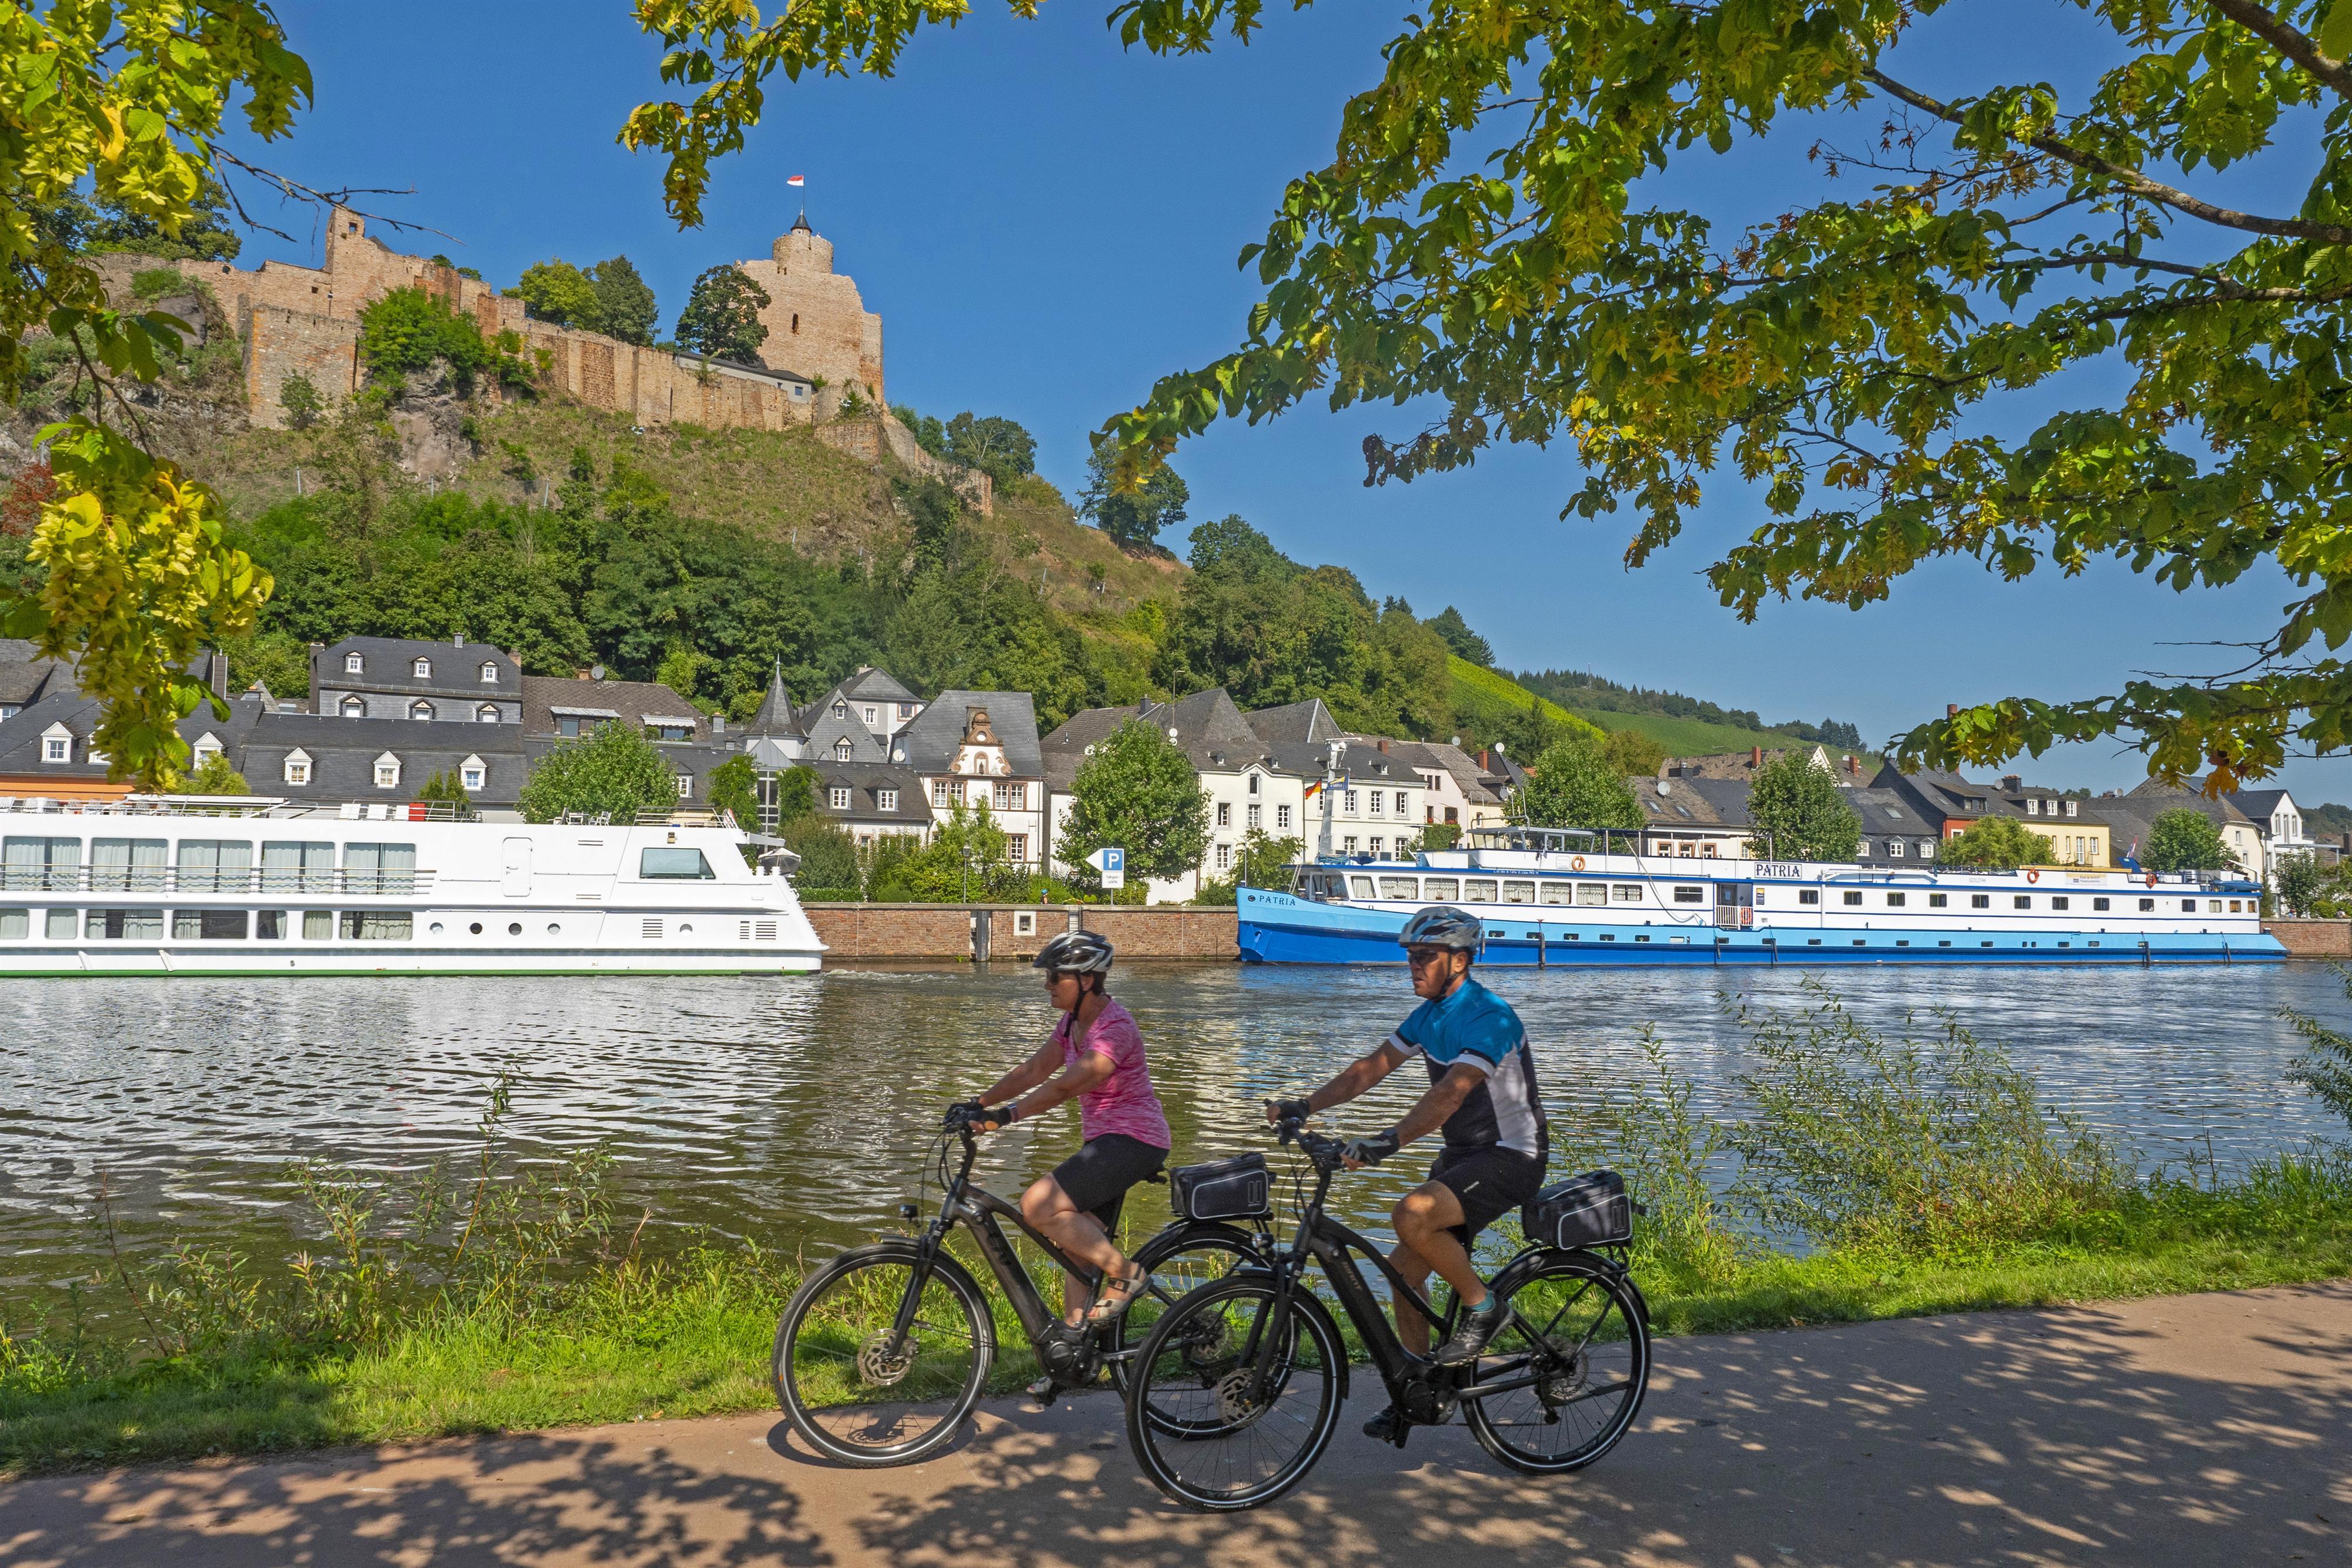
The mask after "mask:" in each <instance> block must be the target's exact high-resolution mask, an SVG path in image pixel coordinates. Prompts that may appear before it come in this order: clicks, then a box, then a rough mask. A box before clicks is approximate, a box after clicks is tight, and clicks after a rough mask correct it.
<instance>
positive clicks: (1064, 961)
mask: <svg viewBox="0 0 2352 1568" xmlns="http://www.w3.org/2000/svg"><path fill="white" fill-rule="evenodd" d="M1029 967H1031V968H1033V969H1051V970H1053V971H1054V972H1055V974H1057V975H1108V974H1109V973H1110V944H1109V943H1108V942H1106V941H1104V940H1103V939H1102V938H1101V937H1099V936H1096V935H1095V934H1094V933H1093V932H1091V931H1065V932H1063V933H1062V934H1061V935H1060V936H1056V937H1055V938H1054V939H1053V940H1052V941H1051V942H1048V943H1046V944H1045V946H1043V947H1041V948H1039V949H1038V950H1037V956H1035V957H1034V958H1032V959H1031V960H1030V961H1029Z"/></svg>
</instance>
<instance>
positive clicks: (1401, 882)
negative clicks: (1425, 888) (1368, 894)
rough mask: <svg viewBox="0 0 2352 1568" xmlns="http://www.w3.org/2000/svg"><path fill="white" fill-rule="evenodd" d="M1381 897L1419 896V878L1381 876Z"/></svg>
mask: <svg viewBox="0 0 2352 1568" xmlns="http://www.w3.org/2000/svg"><path fill="white" fill-rule="evenodd" d="M1420 896H1421V878H1419V877H1417V876H1384V877H1382V878H1381V897H1382V898H1419V897H1420Z"/></svg>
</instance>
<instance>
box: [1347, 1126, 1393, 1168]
mask: <svg viewBox="0 0 2352 1568" xmlns="http://www.w3.org/2000/svg"><path fill="white" fill-rule="evenodd" d="M1403 1146H1404V1145H1403V1143H1402V1140H1400V1139H1399V1138H1398V1137H1397V1134H1396V1129H1395V1128H1394V1127H1391V1128H1390V1129H1389V1130H1388V1131H1387V1132H1385V1133H1374V1134H1372V1135H1371V1136H1370V1137H1369V1138H1349V1140H1348V1141H1347V1143H1346V1144H1344V1145H1341V1147H1340V1149H1339V1152H1340V1153H1341V1154H1343V1155H1346V1156H1347V1157H1348V1158H1349V1159H1351V1160H1353V1161H1355V1162H1356V1163H1357V1164H1358V1165H1362V1166H1376V1165H1378V1164H1380V1163H1381V1161H1382V1160H1384V1159H1387V1158H1388V1157H1389V1156H1390V1155H1392V1154H1394V1153H1396V1152H1397V1150H1399V1149H1401V1148H1402V1147H1403Z"/></svg>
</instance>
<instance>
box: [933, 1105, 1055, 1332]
mask: <svg viewBox="0 0 2352 1568" xmlns="http://www.w3.org/2000/svg"><path fill="white" fill-rule="evenodd" d="M961 1134H962V1137H963V1163H962V1165H961V1166H959V1167H958V1168H957V1170H956V1174H955V1177H954V1179H953V1180H951V1181H950V1182H949V1183H948V1189H947V1196H946V1197H945V1199H944V1200H943V1201H942V1202H941V1203H940V1213H939V1218H936V1219H934V1220H932V1221H931V1223H930V1224H929V1225H928V1226H926V1227H925V1228H924V1229H923V1235H922V1239H921V1240H920V1241H919V1243H918V1245H919V1248H920V1249H921V1250H920V1253H919V1256H918V1258H917V1260H916V1262H915V1269H914V1277H913V1279H912V1280H911V1281H909V1282H908V1291H907V1294H906V1297H905V1298H904V1299H903V1300H902V1301H900V1302H899V1304H898V1317H897V1318H896V1319H895V1320H894V1321H893V1322H891V1324H890V1343H892V1344H894V1345H895V1344H897V1343H898V1342H899V1341H900V1340H901V1339H903V1338H904V1337H905V1336H906V1333H907V1332H908V1330H909V1329H911V1328H913V1327H914V1318H915V1309H916V1304H917V1303H918V1302H919V1301H921V1299H922V1294H923V1285H924V1283H925V1281H927V1280H928V1279H929V1276H930V1271H931V1260H933V1259H934V1258H936V1257H937V1256H938V1255H939V1249H940V1247H942V1246H943V1245H945V1244H946V1241H947V1236H948V1231H949V1230H950V1228H952V1227H954V1226H957V1225H961V1226H962V1227H963V1228H965V1229H967V1230H969V1231H970V1232H971V1237H972V1240H973V1241H974V1242H975V1243H977V1244H978V1246H979V1248H980V1255H981V1258H982V1260H984V1261H985V1262H986V1263H987V1264H988V1271H989V1272H990V1273H991V1274H993V1275H994V1276H996V1283H997V1288H998V1289H1000V1290H1002V1291H1003V1292H1004V1299H1005V1300H1006V1301H1010V1302H1012V1303H1013V1316H1015V1317H1017V1318H1019V1319H1020V1320H1021V1328H1022V1332H1024V1333H1026V1334H1027V1335H1028V1336H1029V1338H1030V1341H1031V1343H1035V1342H1037V1341H1039V1340H1042V1339H1044V1338H1045V1335H1046V1334H1047V1333H1050V1332H1051V1331H1052V1330H1053V1328H1054V1326H1055V1324H1056V1323H1058V1322H1061V1313H1060V1312H1056V1311H1055V1310H1053V1309H1052V1308H1049V1307H1048V1306H1046V1304H1045V1296H1044V1294H1043V1293H1042V1292H1040V1291H1038V1289H1037V1283H1036V1281H1034V1280H1032V1279H1031V1278H1030V1277H1029V1270H1026V1269H1024V1268H1023V1267H1022V1266H1021V1260H1020V1259H1019V1258H1017V1257H1015V1256H1014V1255H1013V1244H1012V1243H1011V1242H1009V1241H1007V1240H1006V1239H1004V1230H1003V1227H1001V1226H1000V1225H998V1223H997V1221H998V1219H999V1218H1003V1219H1009V1220H1011V1221H1012V1222H1013V1224H1014V1225H1016V1226H1018V1227H1020V1228H1021V1233H1022V1234H1023V1235H1024V1236H1026V1237H1028V1238H1029V1239H1030V1240H1032V1241H1034V1242H1035V1243H1036V1244H1037V1246H1038V1248H1039V1249H1041V1250H1043V1251H1044V1252H1045V1256H1046V1257H1048V1258H1050V1259H1052V1260H1053V1261H1054V1263H1055V1266H1056V1267H1057V1268H1061V1269H1064V1270H1068V1271H1069V1272H1070V1273H1071V1274H1072V1275H1074V1276H1076V1278H1078V1279H1081V1280H1085V1281H1088V1282H1089V1283H1093V1282H1096V1281H1099V1280H1100V1278H1101V1270H1097V1269H1092V1268H1088V1267H1087V1266H1086V1265H1084V1264H1081V1263H1077V1262H1074V1261H1073V1260H1071V1259H1070V1258H1069V1257H1068V1256H1067V1255H1066V1253H1064V1252H1063V1250H1062V1249H1060V1248H1058V1247H1056V1246H1055V1245H1054V1244H1053V1243H1052V1242H1051V1241H1049V1240H1047V1239H1045V1237H1044V1236H1042V1235H1040V1234H1038V1232H1037V1230H1036V1228H1034V1227H1033V1226H1032V1225H1031V1224H1030V1223H1029V1222H1028V1221H1027V1220H1026V1219H1024V1218H1022V1214H1021V1210H1020V1208H1019V1207H1016V1206H1015V1205H1013V1204H1010V1203H1007V1202H1005V1201H1004V1200H1003V1198H1001V1197H997V1196H996V1195H995V1194H994V1193H992V1192H991V1191H989V1190H988V1189H987V1188H986V1187H976V1186H972V1185H971V1167H972V1165H973V1163H974V1162H975V1161H977V1160H978V1159H979V1158H980V1145H979V1144H978V1143H977V1142H976V1141H975V1140H974V1139H973V1137H972V1135H971V1131H970V1130H969V1129H961Z"/></svg>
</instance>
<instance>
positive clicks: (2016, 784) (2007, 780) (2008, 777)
mask: <svg viewBox="0 0 2352 1568" xmlns="http://www.w3.org/2000/svg"><path fill="white" fill-rule="evenodd" d="M2000 787H2001V788H2002V789H2007V790H2009V791H2010V792H2011V793H2012V794H2014V793H2016V792H2017V791H2018V790H2020V789H2024V788H2025V780H2024V779H2021V778H2019V777H2018V776H2017V775H2016V774H2014V773H2004V774H2002V775H2001V776H2000Z"/></svg>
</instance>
